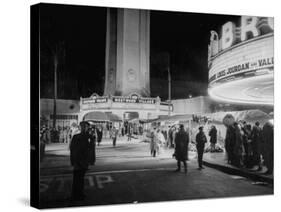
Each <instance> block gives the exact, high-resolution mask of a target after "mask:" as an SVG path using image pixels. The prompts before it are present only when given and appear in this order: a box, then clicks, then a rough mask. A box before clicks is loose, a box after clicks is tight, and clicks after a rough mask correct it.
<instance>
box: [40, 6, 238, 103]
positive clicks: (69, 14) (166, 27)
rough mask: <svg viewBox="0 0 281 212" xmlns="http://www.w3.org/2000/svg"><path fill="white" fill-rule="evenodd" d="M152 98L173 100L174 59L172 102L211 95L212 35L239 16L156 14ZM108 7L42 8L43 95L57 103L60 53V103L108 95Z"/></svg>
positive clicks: (153, 14) (153, 19)
mask: <svg viewBox="0 0 281 212" xmlns="http://www.w3.org/2000/svg"><path fill="white" fill-rule="evenodd" d="M150 21H151V22H150V27H151V28H150V53H151V54H150V78H151V79H150V87H151V96H152V97H156V96H160V98H161V99H162V100H166V99H167V97H168V82H167V70H166V69H165V65H164V64H166V62H165V58H166V57H164V56H163V55H165V54H166V53H168V54H169V55H170V70H171V77H172V99H178V98H188V96H189V95H192V96H200V95H206V94H207V86H208V84H207V82H208V67H207V55H208V44H209V39H210V31H211V30H216V31H217V32H220V29H221V26H222V25H223V24H224V23H226V22H227V21H233V22H236V23H237V22H238V21H239V17H237V16H229V15H213V14H199V13H186V12H166V11H151V17H150ZM105 37H106V8H104V7H93V6H89V7H87V6H70V5H56V4H41V8H40V65H41V66H40V95H41V98H53V93H54V89H53V81H54V74H53V73H54V71H53V70H54V65H53V64H54V62H53V61H54V60H53V52H54V50H55V49H56V46H58V47H59V48H58V49H59V55H60V57H59V66H58V98H62V99H79V98H80V96H82V97H89V96H90V95H91V94H92V93H94V92H95V93H98V94H99V95H102V94H103V89H104V77H105Z"/></svg>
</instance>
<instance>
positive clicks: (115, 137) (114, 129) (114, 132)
mask: <svg viewBox="0 0 281 212" xmlns="http://www.w3.org/2000/svg"><path fill="white" fill-rule="evenodd" d="M117 136H118V130H117V129H116V128H115V127H113V128H112V131H111V138H112V144H113V146H114V147H115V146H116V140H117Z"/></svg>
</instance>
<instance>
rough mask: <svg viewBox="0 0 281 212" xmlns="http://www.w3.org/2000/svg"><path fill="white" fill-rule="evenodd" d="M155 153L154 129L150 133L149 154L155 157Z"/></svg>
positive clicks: (155, 136) (155, 137)
mask: <svg viewBox="0 0 281 212" xmlns="http://www.w3.org/2000/svg"><path fill="white" fill-rule="evenodd" d="M156 152H157V135H156V128H154V129H153V130H152V131H151V140H150V153H151V155H152V156H153V157H156Z"/></svg>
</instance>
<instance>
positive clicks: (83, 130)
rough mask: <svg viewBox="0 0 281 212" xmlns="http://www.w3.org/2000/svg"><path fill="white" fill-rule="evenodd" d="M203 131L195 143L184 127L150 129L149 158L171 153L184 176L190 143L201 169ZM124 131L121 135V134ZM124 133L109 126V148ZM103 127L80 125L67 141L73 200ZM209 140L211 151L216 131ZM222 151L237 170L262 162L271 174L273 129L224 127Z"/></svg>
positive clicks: (241, 124) (243, 124)
mask: <svg viewBox="0 0 281 212" xmlns="http://www.w3.org/2000/svg"><path fill="white" fill-rule="evenodd" d="M203 129H204V127H203V126H199V128H198V131H197V133H196V136H195V141H190V136H189V129H185V128H184V125H182V124H179V125H174V126H169V127H168V128H166V129H164V128H163V127H162V128H161V127H160V126H158V127H153V128H152V130H151V134H150V138H151V139H150V154H151V156H152V157H156V156H158V155H159V154H161V147H162V146H165V147H166V148H171V149H174V153H173V155H172V156H173V157H174V158H175V159H176V161H177V163H176V164H177V169H176V170H175V171H176V172H179V171H181V164H183V166H184V172H185V173H187V171H188V167H187V160H188V149H189V143H190V142H193V143H194V144H195V146H196V150H197V159H198V169H199V170H201V169H203V168H204V167H203V164H202V162H203V154H204V150H205V145H206V143H207V136H206V135H205V133H204V130H203ZM122 131H124V133H122ZM45 133H46V129H44V130H42V132H41V133H40V135H41V137H40V138H41V139H42V140H44V139H47V138H46V134H45ZM125 133H127V136H128V139H130V138H131V136H132V134H134V132H133V129H132V128H130V126H129V125H128V128H127V129H126V130H125V127H124V128H123V127H121V128H116V127H115V126H112V128H111V129H110V132H109V137H110V138H111V139H112V145H113V147H115V146H116V142H117V139H118V137H119V136H120V134H121V136H122V135H123V136H125ZM103 136H104V135H103V127H102V126H100V125H90V124H89V123H88V122H85V121H83V122H81V123H80V127H79V131H78V132H76V133H75V134H74V135H73V136H72V137H71V142H70V160H71V164H72V166H73V185H72V198H73V200H82V199H83V198H84V193H83V192H84V190H83V188H84V176H85V173H86V171H87V170H88V166H89V165H94V164H95V161H96V153H95V148H96V143H97V145H100V143H101V141H102V137H103ZM208 136H209V137H210V139H209V141H210V146H211V149H214V148H215V145H216V142H217V129H216V127H215V126H214V125H212V126H211V128H210V129H209V132H208ZM225 150H226V152H227V157H228V163H230V164H232V165H234V166H238V167H247V168H251V167H254V166H258V167H259V168H261V165H262V161H264V164H265V165H266V167H267V169H268V171H267V173H269V174H271V173H272V171H273V125H272V124H270V123H266V124H265V125H264V126H263V128H261V127H260V124H259V122H256V123H255V125H254V126H251V125H250V124H249V123H246V122H245V121H239V122H234V123H233V124H232V125H229V126H228V127H227V131H226V137H225Z"/></svg>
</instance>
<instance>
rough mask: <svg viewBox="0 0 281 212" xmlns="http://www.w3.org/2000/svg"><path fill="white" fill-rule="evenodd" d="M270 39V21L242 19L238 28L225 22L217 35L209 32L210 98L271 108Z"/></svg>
mask: <svg viewBox="0 0 281 212" xmlns="http://www.w3.org/2000/svg"><path fill="white" fill-rule="evenodd" d="M219 37H220V39H219ZM273 38H274V34H273V19H272V18H263V17H262V18H260V17H246V16H243V17H241V26H240V27H237V26H235V24H234V23H231V22H228V23H226V24H225V25H223V27H222V33H221V35H220V36H219V35H218V34H217V33H216V32H215V31H212V32H211V38H210V45H209V57H208V65H209V94H210V96H211V97H213V98H214V99H217V100H221V101H227V102H237V103H249V104H265V105H272V104H273V71H274V52H273V49H274V48H273V47H274V44H273Z"/></svg>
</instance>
